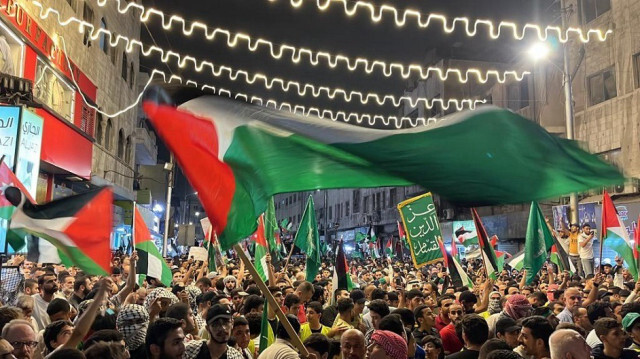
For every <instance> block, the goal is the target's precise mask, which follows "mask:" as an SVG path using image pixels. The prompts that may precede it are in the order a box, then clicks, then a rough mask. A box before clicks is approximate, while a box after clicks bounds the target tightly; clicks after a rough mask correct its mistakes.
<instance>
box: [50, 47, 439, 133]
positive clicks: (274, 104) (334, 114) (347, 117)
mask: <svg viewBox="0 0 640 359" xmlns="http://www.w3.org/2000/svg"><path fill="white" fill-rule="evenodd" d="M59 38H60V41H61V43H62V49H63V51H64V52H65V53H67V45H66V42H65V40H64V37H63V36H60V37H59ZM65 59H66V62H67V66H68V67H69V69H71V68H72V66H71V60H70V59H69V57H68V56H65ZM158 78H160V79H162V81H163V82H164V83H167V84H171V83H176V82H177V83H180V84H184V85H186V86H194V87H197V88H199V89H201V90H203V91H208V92H211V93H213V94H217V95H218V96H226V97H229V98H232V99H235V100H242V101H245V102H247V103H251V104H255V105H259V106H263V107H268V108H273V109H277V110H281V111H289V112H291V113H296V114H302V115H304V116H315V117H319V118H321V119H330V120H332V121H334V122H337V121H342V122H345V123H352V121H353V122H355V123H356V124H358V125H361V124H363V123H366V124H367V125H369V126H375V125H376V124H377V123H378V121H380V122H382V123H383V125H384V126H386V127H390V125H391V124H392V123H393V127H395V128H396V129H400V128H405V126H404V123H405V122H408V123H409V127H418V126H419V125H423V126H428V125H430V124H435V123H436V122H438V121H439V120H441V119H438V118H433V117H429V118H425V117H417V118H410V117H406V116H384V115H378V114H360V113H357V112H345V111H333V110H328V109H322V108H317V107H307V106H303V105H296V104H291V103H288V102H278V101H276V100H273V99H263V98H262V97H259V96H252V95H248V94H245V93H233V92H231V91H229V90H227V89H225V88H217V87H216V86H214V85H209V84H199V83H198V82H197V81H194V80H190V79H183V78H182V77H180V76H178V75H172V74H167V73H166V72H164V71H162V70H159V69H152V70H151V73H150V74H149V80H147V82H146V83H145V85H144V87H143V89H142V91H140V93H139V94H138V95H137V96H136V97H135V101H134V102H133V103H131V104H129V105H128V106H126V107H124V108H123V109H120V110H118V111H116V112H106V111H104V110H102V109H100V108H98V107H97V106H95V105H94V104H92V103H91V102H89V101H88V100H87V98H86V96H85V95H84V93H82V91H80V92H79V93H80V96H81V98H82V101H83V102H84V103H85V104H86V105H87V106H88V107H90V108H91V109H93V110H94V111H96V112H97V113H100V114H102V115H103V116H106V117H111V118H113V117H116V116H119V115H121V114H123V113H125V112H127V111H129V110H132V109H134V108H136V107H137V106H138V104H140V102H141V101H142V96H143V94H144V91H145V90H146V89H147V88H148V87H149V86H150V85H151V84H152V83H153V81H154V80H156V79H158ZM71 81H72V82H73V84H74V85H75V86H76V87H78V88H79V86H80V85H79V84H78V82H77V80H76V78H75V75H74V73H73V71H71Z"/></svg>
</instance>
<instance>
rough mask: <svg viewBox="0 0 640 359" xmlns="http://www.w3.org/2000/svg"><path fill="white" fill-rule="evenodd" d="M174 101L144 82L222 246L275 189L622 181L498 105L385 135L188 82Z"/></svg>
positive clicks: (443, 189)
mask: <svg viewBox="0 0 640 359" xmlns="http://www.w3.org/2000/svg"><path fill="white" fill-rule="evenodd" d="M189 91H190V92H189ZM194 96H199V97H195V98H194ZM175 97H176V98H180V99H181V101H182V100H185V99H188V98H192V99H191V100H189V101H187V102H185V103H183V104H182V105H180V107H179V108H176V107H174V106H172V105H168V104H164V103H158V101H163V100H162V99H169V95H168V94H167V93H166V92H165V90H163V89H161V88H159V87H153V88H151V89H150V90H148V91H147V93H146V100H145V101H144V104H143V108H144V111H145V112H146V113H147V115H148V117H149V119H150V121H151V123H152V124H153V126H154V128H155V130H156V132H157V133H158V134H159V136H160V137H161V138H162V140H163V141H164V142H165V143H166V144H167V146H168V147H169V149H170V150H171V152H173V153H174V154H175V156H176V158H177V160H178V162H179V164H180V166H181V168H182V169H183V171H184V173H185V175H186V177H187V178H188V179H189V181H190V183H191V185H192V186H193V188H194V189H195V190H196V191H197V192H198V196H199V197H200V200H201V202H202V204H203V206H204V208H205V211H206V212H207V214H208V215H209V218H210V219H211V222H212V224H213V226H214V230H215V231H216V233H218V236H219V239H220V242H221V246H222V249H228V248H230V247H231V246H232V245H233V244H234V243H237V242H239V241H240V240H242V239H243V238H246V237H248V236H250V235H251V234H252V233H253V232H255V229H256V226H257V221H256V219H257V218H258V216H260V215H261V214H262V213H264V212H265V210H266V209H267V202H268V200H269V198H270V197H271V196H273V195H275V194H278V193H285V192H300V191H309V190H315V189H328V188H356V187H358V188H371V187H382V186H406V185H412V184H416V185H421V186H422V187H424V188H429V189H430V190H431V191H433V192H435V193H438V194H440V195H441V196H443V197H445V198H447V199H448V200H450V201H452V202H456V203H457V204H459V205H492V204H501V203H522V202H527V201H530V200H532V199H541V198H549V197H554V196H558V195H562V194H566V193H570V192H577V191H583V190H587V189H590V188H595V187H601V186H603V185H608V184H611V183H620V182H622V181H623V180H624V179H623V176H622V175H621V174H620V172H619V171H618V170H617V169H616V168H615V167H614V166H612V165H610V164H607V163H605V162H604V161H602V160H600V159H599V158H598V157H596V156H594V155H591V154H589V153H587V152H585V151H584V150H582V149H580V147H579V146H578V145H577V144H576V143H575V142H572V141H569V140H565V139H561V138H557V137H554V136H551V135H550V134H549V133H548V132H546V131H545V130H544V129H543V128H542V127H540V126H539V125H537V124H536V123H535V122H533V121H529V120H527V119H525V118H524V117H521V116H519V115H518V114H516V113H513V112H511V111H508V110H505V109H501V108H497V107H491V106H486V107H482V108H480V109H478V110H474V111H462V112H456V113H454V114H451V115H450V116H447V117H445V118H443V119H442V120H440V121H439V122H438V123H437V124H434V125H430V126H424V127H419V128H411V129H404V130H396V131H390V130H380V129H373V128H366V127H364V126H354V125H350V124H345V123H338V122H333V121H329V120H326V119H321V118H316V117H313V116H303V115H298V114H293V113H290V112H285V111H278V110H274V109H270V108H266V107H261V106H255V105H249V104H247V103H244V102H240V101H234V100H230V99H225V98H221V97H216V96H202V93H199V92H198V93H196V91H194V90H193V89H185V90H184V91H183V92H181V93H178V94H176V96H175ZM149 99H152V100H149ZM212 174H214V175H212ZM470 174H472V175H470Z"/></svg>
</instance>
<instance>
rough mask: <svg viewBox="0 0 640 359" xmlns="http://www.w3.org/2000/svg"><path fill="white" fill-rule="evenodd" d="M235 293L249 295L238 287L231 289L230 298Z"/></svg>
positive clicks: (242, 295) (243, 295)
mask: <svg viewBox="0 0 640 359" xmlns="http://www.w3.org/2000/svg"><path fill="white" fill-rule="evenodd" d="M236 295H239V296H241V297H246V296H248V295H249V293H247V292H245V291H244V290H242V289H240V288H236V289H234V290H232V291H231V298H233V297H235V296H236Z"/></svg>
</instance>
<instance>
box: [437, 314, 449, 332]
mask: <svg viewBox="0 0 640 359" xmlns="http://www.w3.org/2000/svg"><path fill="white" fill-rule="evenodd" d="M450 322H451V321H449V323H450ZM449 323H445V322H444V320H443V319H442V317H441V316H440V315H438V316H437V317H436V324H435V328H436V330H437V331H438V332H439V331H441V330H442V328H444V327H446V326H447V325H449Z"/></svg>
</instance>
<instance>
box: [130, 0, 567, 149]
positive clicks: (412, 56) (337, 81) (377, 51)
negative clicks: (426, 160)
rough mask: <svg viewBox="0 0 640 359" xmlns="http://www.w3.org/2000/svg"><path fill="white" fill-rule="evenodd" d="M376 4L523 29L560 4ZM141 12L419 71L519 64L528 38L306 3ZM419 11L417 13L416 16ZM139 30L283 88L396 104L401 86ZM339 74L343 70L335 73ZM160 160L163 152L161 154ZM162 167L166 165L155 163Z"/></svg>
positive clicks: (327, 104) (185, 72) (167, 4)
mask: <svg viewBox="0 0 640 359" xmlns="http://www.w3.org/2000/svg"><path fill="white" fill-rule="evenodd" d="M373 2H374V3H376V4H391V5H393V6H395V7H396V8H398V9H404V8H405V6H407V4H409V6H410V8H411V9H414V10H420V11H421V12H423V14H428V13H442V14H445V15H447V16H451V17H456V16H467V17H470V18H473V19H476V18H483V19H485V18H488V19H492V20H497V21H500V20H505V21H514V22H516V23H519V24H522V23H525V22H533V23H538V24H545V23H555V24H558V17H559V4H558V3H557V1H553V0H536V1H532V0H428V1H373ZM143 4H144V5H145V6H147V7H154V8H156V9H159V10H162V11H163V12H165V13H166V14H178V15H181V16H183V17H184V18H185V19H188V20H199V21H202V22H205V23H207V24H208V25H210V26H213V27H221V28H225V29H228V30H231V31H234V32H243V33H247V34H250V35H251V36H253V37H262V38H265V39H268V40H271V41H273V42H275V43H287V44H290V45H294V46H299V47H305V48H310V49H312V50H323V51H328V52H331V53H340V54H344V55H346V56H349V57H352V58H355V57H359V56H362V57H367V58H369V59H383V60H385V61H397V62H402V63H404V64H409V63H423V64H424V59H425V55H426V53H427V52H428V51H429V50H431V49H434V48H438V49H439V50H440V51H441V52H442V53H445V54H451V56H453V57H454V58H464V59H475V60H483V61H496V62H505V63H506V62H510V61H513V60H514V59H517V58H518V56H522V55H521V54H522V53H523V51H524V50H525V49H526V48H528V46H530V44H531V43H532V42H533V41H534V38H531V39H527V40H525V41H514V40H512V38H511V37H509V36H505V37H503V38H501V39H499V40H491V39H490V38H489V37H488V36H487V34H486V33H480V34H479V35H478V36H476V37H473V38H469V37H467V36H466V35H465V34H464V32H463V31H457V32H454V33H453V34H446V33H444V32H443V31H442V30H441V27H440V26H439V25H438V26H434V27H433V28H429V29H427V30H425V29H420V28H418V26H417V25H415V22H409V23H408V24H407V25H405V27H403V28H398V27H396V26H395V23H394V21H393V18H392V17H391V16H386V17H384V18H383V20H382V21H381V22H380V23H378V24H374V23H372V22H371V20H370V18H369V16H368V12H362V13H360V15H356V16H354V17H348V16H346V15H345V14H344V12H343V7H342V4H341V3H338V2H336V3H335V4H334V5H332V6H331V7H330V8H329V9H328V10H327V11H325V12H322V11H320V10H318V9H317V7H316V1H315V0H305V1H304V3H303V5H302V7H300V8H293V7H292V6H291V5H290V3H289V0H278V1H277V2H269V1H267V0H223V1H221V0H207V1H202V0H197V1H196V0H183V1H175V0H143ZM418 7H420V8H418ZM151 19H152V20H151V21H149V22H148V23H147V27H148V29H147V28H146V27H145V25H144V24H143V25H142V29H141V39H142V41H143V43H145V44H149V45H150V44H154V43H155V44H157V45H158V46H160V47H162V48H165V49H172V50H173V51H176V52H179V53H181V54H185V55H191V56H194V57H196V58H198V59H201V60H208V61H211V62H213V63H214V64H215V65H226V66H231V67H233V68H234V69H243V70H246V71H248V72H250V73H255V72H259V73H262V74H265V75H267V76H268V77H281V78H283V79H286V80H295V81H299V82H303V83H304V82H307V83H313V84H315V85H324V86H329V87H332V88H334V87H340V88H344V89H347V90H357V91H361V92H377V93H379V94H393V95H396V96H402V94H403V90H404V89H405V88H406V84H407V80H404V79H402V78H401V77H400V76H392V77H390V78H387V77H384V76H382V75H374V74H372V75H366V74H365V73H364V72H363V71H355V72H350V71H346V70H342V69H340V68H341V67H340V66H339V67H338V68H336V69H334V70H332V69H330V68H329V67H328V66H327V65H325V63H324V62H321V64H320V65H318V66H316V67H314V66H311V65H310V64H309V63H308V62H306V61H302V62H300V63H299V64H293V63H292V62H291V61H290V60H289V59H288V58H286V57H283V58H282V59H281V60H275V59H272V58H271V56H270V55H269V54H268V53H267V52H266V51H258V52H250V51H248V50H247V48H246V45H245V43H241V45H240V46H238V47H236V48H229V47H227V46H226V41H220V40H217V41H216V42H210V41H208V40H206V38H205V37H204V36H203V35H202V33H201V32H200V33H198V31H196V33H195V34H194V35H193V36H191V37H184V36H183V34H182V31H180V30H179V28H178V27H174V28H173V29H172V30H170V31H164V30H163V29H162V27H161V26H160V24H161V23H160V21H159V20H158V18H157V17H152V18H151ZM141 64H142V66H143V70H145V69H146V70H149V69H151V68H160V69H162V70H164V71H169V70H170V71H171V72H173V73H174V74H177V75H180V76H183V77H185V78H191V79H194V80H197V81H199V82H201V83H208V84H212V85H215V86H222V87H224V88H227V89H229V90H231V91H232V92H243V93H247V94H251V95H257V96H261V97H263V98H272V99H275V100H278V101H287V102H290V103H296V104H301V105H306V106H316V107H320V108H327V109H333V110H344V111H349V112H351V111H354V112H359V113H376V114H383V115H396V114H397V113H398V110H397V109H396V108H394V107H393V106H392V105H387V106H384V107H378V106H372V105H368V106H363V105H361V104H360V102H359V101H358V102H357V104H356V103H345V102H344V101H342V100H335V101H329V100H328V99H327V98H326V97H324V96H322V97H320V98H317V99H316V98H313V97H311V96H307V97H300V96H298V95H297V93H292V92H290V93H285V92H282V91H281V90H279V89H276V88H274V89H272V90H267V89H265V87H264V86H263V85H262V84H261V83H259V84H255V85H248V84H246V83H245V82H244V81H237V82H232V81H230V80H228V78H227V77H226V76H222V77H217V78H216V77H213V76H212V75H211V74H210V73H209V72H206V73H205V72H203V73H196V72H195V71H191V70H190V68H191V66H187V67H185V68H183V69H180V68H178V66H177V65H176V64H175V63H171V64H170V65H169V66H167V65H165V64H162V63H160V62H159V61H158V60H157V58H153V57H150V58H145V57H143V56H141ZM342 68H344V67H342ZM161 157H166V151H162V150H161ZM162 159H163V160H166V158H162Z"/></svg>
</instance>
